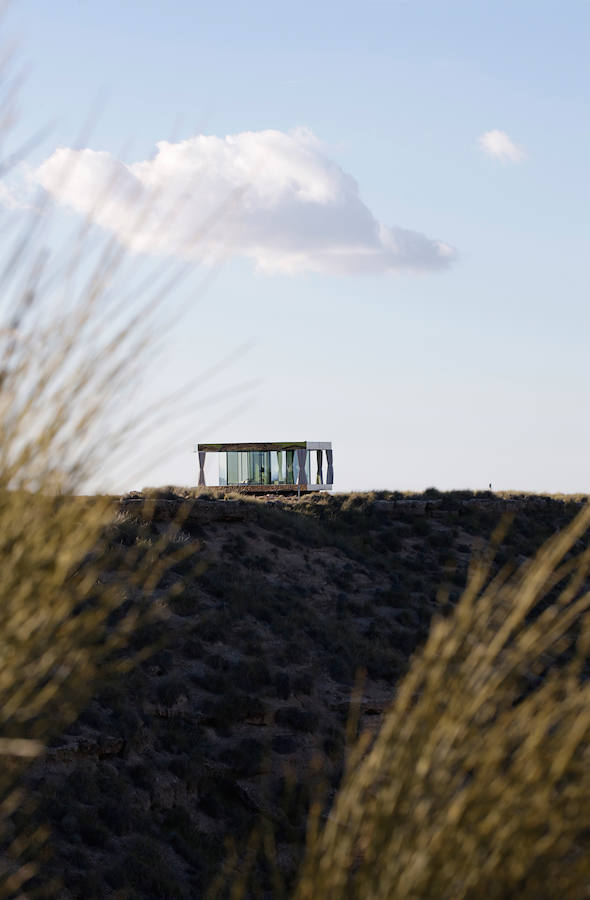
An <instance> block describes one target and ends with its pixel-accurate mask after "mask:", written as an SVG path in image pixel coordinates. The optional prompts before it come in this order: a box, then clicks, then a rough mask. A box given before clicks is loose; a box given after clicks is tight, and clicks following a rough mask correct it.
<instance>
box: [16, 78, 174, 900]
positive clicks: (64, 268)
mask: <svg viewBox="0 0 590 900" xmlns="http://www.w3.org/2000/svg"><path fill="white" fill-rule="evenodd" d="M0 74H1V73H0ZM39 215H40V216H41V214H40V213H39ZM33 225H34V223H33V224H32V225H31V229H32V230H31V231H30V232H29V233H28V235H27V236H25V237H24V238H23V239H22V240H19V241H17V242H16V245H15V248H14V250H13V251H11V252H10V253H8V254H7V259H6V260H4V268H2V265H1V263H2V261H1V260H0V280H1V282H2V287H3V292H2V297H1V298H0V435H1V441H0V573H1V575H0V635H1V638H2V640H1V650H0V756H1V757H2V766H1V768H0V897H9V896H15V895H17V894H18V893H19V891H20V890H21V889H22V886H23V885H24V884H25V883H26V882H27V881H28V880H29V879H30V878H31V877H32V876H33V875H34V874H35V873H36V872H37V871H39V869H40V865H41V863H42V859H43V855H42V851H41V847H42V845H43V843H44V841H45V837H46V834H45V831H44V830H43V829H42V828H38V827H36V826H34V825H33V824H29V823H33V822H34V821H35V817H34V816H33V815H23V808H22V807H23V804H24V802H25V801H24V797H23V795H22V794H21V792H20V789H19V784H20V778H21V775H22V773H23V771H24V769H25V767H26V766H27V765H28V764H29V762H30V761H31V760H32V759H34V758H35V757H37V756H38V755H40V754H42V752H43V750H44V747H45V745H46V742H47V741H48V739H50V738H51V737H52V736H53V735H55V734H58V733H59V732H60V731H61V730H62V729H63V728H64V727H65V725H67V723H68V722H69V721H71V719H72V718H73V717H74V716H75V715H76V714H77V712H78V711H79V710H80V709H81V707H82V705H83V704H84V703H85V702H86V701H87V700H88V697H89V696H90V692H91V691H92V690H93V688H94V687H95V685H96V680H97V678H98V677H99V676H100V675H101V674H102V672H103V670H104V667H105V661H107V660H110V661H111V662H113V660H114V652H115V651H116V650H117V649H118V648H120V647H121V646H122V645H123V644H124V643H125V641H126V638H127V635H128V634H129V632H130V631H131V629H132V628H133V626H134V622H135V619H134V618H133V617H132V616H131V615H130V614H127V615H120V614H119V615H117V614H116V612H115V611H116V610H119V609H120V607H121V605H122V604H123V603H125V602H126V601H129V600H130V599H132V598H133V597H134V596H135V597H136V596H138V595H141V594H142V593H143V594H147V593H148V592H149V591H150V590H151V589H152V588H153V587H154V586H155V585H156V584H157V582H158V580H159V579H160V577H161V575H162V571H163V568H164V567H165V566H167V565H170V564H171V563H172V562H173V561H174V559H173V557H172V556H171V555H170V554H168V555H167V556H165V557H162V553H161V550H162V547H161V546H159V545H158V542H155V543H154V544H153V545H152V546H150V547H149V548H145V547H143V546H140V545H137V546H133V547H130V548H128V551H127V552H125V553H123V552H122V548H120V549H118V551H117V553H115V554H113V552H112V547H111V546H110V544H109V540H108V534H109V527H110V523H112V520H113V515H114V513H115V507H114V504H113V500H112V499H111V498H109V497H107V496H94V497H92V498H89V497H84V496H82V495H81V494H82V492H83V491H86V490H88V487H89V485H96V483H97V481H99V480H100V478H101V477H102V476H104V474H105V471H113V470H116V469H117V467H118V466H120V465H121V463H122V461H123V460H125V458H126V454H127V453H128V451H129V448H130V447H132V446H133V442H135V443H137V439H138V433H139V431H140V429H141V428H142V427H144V426H145V422H151V421H152V419H153V412H154V411H153V410H152V411H149V410H147V411H146V410H145V409H142V410H141V411H139V410H138V408H137V407H135V406H133V405H131V404H130V401H131V399H132V397H133V391H134V389H135V388H136V386H137V378H138V375H139V374H141V373H144V372H145V366H146V361H147V355H146V350H148V349H149V348H150V346H151V344H150V335H151V333H152V330H153V326H154V319H153V313H154V312H155V309H156V307H157V305H158V301H159V296H160V292H161V289H162V282H161V281H160V282H156V287H155V288H154V289H153V290H152V292H151V294H150V296H149V298H147V299H145V300H141V301H140V300H139V299H138V298H137V297H135V298H134V300H133V301H132V302H131V301H130V300H129V296H128V293H126V292H125V290H124V288H125V287H126V288H127V289H128V288H129V282H128V281H125V282H124V283H121V284H120V285H119V287H120V291H121V292H120V294H118V293H117V289H116V284H117V281H116V276H117V274H118V273H120V272H121V267H122V266H123V264H124V258H123V256H122V254H121V251H120V250H118V249H117V248H116V247H115V246H114V245H113V244H111V243H109V242H107V243H103V245H102V247H100V248H98V249H97V246H96V242H95V241H93V242H92V243H91V246H90V249H88V248H87V246H86V244H85V240H84V237H85V236H84V228H83V229H82V230H81V234H80V236H79V237H80V245H79V247H78V250H77V251H74V252H71V253H70V252H69V250H68V253H67V254H66V257H67V258H66V259H65V261H64V259H61V260H60V259H59V257H58V258H57V259H56V261H55V262H54V263H53V264H51V263H50V262H48V260H47V257H46V254H45V253H44V252H43V253H42V252H39V244H38V241H37V236H36V234H35V230H34V228H33ZM35 227H40V226H35ZM86 250H88V253H86ZM68 254H69V255H68ZM146 412H147V414H146ZM144 417H145V418H144ZM135 459H137V455H135ZM144 462H145V460H144ZM110 531H112V528H110ZM167 540H168V539H167V538H163V543H166V542H167ZM177 551H178V552H177V555H178V554H180V555H182V553H184V552H186V550H185V548H184V547H182V546H179V547H178V548H177ZM113 664H114V662H113ZM119 664H120V663H119ZM44 887H45V889H46V890H48V888H47V886H46V885H45V886H44Z"/></svg>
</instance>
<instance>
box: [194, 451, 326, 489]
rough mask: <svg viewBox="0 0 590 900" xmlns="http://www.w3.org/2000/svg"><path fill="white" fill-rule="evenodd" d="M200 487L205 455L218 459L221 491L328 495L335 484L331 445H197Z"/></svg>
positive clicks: (203, 482)
mask: <svg viewBox="0 0 590 900" xmlns="http://www.w3.org/2000/svg"><path fill="white" fill-rule="evenodd" d="M196 450H197V452H198V455H199V479H198V483H199V485H200V486H205V485H206V481H205V463H206V460H207V455H208V454H210V453H216V454H217V455H218V457H219V481H218V485H213V486H215V487H217V486H219V487H222V488H227V487H236V488H238V489H240V490H244V491H247V492H250V493H255V492H261V491H263V492H267V491H268V492H272V491H278V492H280V491H283V492H288V491H295V490H296V491H298V492H300V491H331V490H332V487H333V483H334V465H333V455H332V444H331V443H330V442H328V441H320V442H318V441H296V442H294V443H293V442H291V443H261V444H197V447H196Z"/></svg>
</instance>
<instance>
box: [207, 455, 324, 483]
mask: <svg viewBox="0 0 590 900" xmlns="http://www.w3.org/2000/svg"><path fill="white" fill-rule="evenodd" d="M306 476H307V484H315V483H316V479H317V461H316V451H315V450H308V451H307V453H306ZM298 481H299V457H298V454H297V450H272V451H267V450H264V451H260V450H228V451H227V453H220V454H219V484H223V485H228V484H236V485H239V484H248V485H256V484H292V485H296V484H297V483H298Z"/></svg>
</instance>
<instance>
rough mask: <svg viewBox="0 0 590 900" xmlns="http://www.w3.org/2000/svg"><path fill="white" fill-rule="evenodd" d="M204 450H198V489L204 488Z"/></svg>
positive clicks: (205, 453) (205, 452)
mask: <svg viewBox="0 0 590 900" xmlns="http://www.w3.org/2000/svg"><path fill="white" fill-rule="evenodd" d="M206 456H207V451H206V450H199V487H205V458H206Z"/></svg>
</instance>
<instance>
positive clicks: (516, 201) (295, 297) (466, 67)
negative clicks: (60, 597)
mask: <svg viewBox="0 0 590 900" xmlns="http://www.w3.org/2000/svg"><path fill="white" fill-rule="evenodd" d="M589 25H590V3H588V2H584V0H570V2H565V3H559V4H558V3H557V2H551V3H550V2H538V0H537V2H524V0H520V2H518V0H510V2H505V0H495V2H477V0H464V2H456V0H455V2H453V0H451V2H444V3H443V2H442V0H440V2H438V0H437V2H435V0H406V2H395V0H389V2H370V0H365V2H363V3H360V2H355V3H350V2H332V0H329V2H323V3H317V2H316V3H310V2H298V3H297V4H289V5H287V4H281V3H279V4H277V3H276V2H273V3H271V2H260V0H251V2H249V3H239V2H236V0H234V2H217V3H215V4H212V3H208V4H204V3H203V4H202V3H199V2H194V0H192V2H188V0H168V2H166V3H164V2H156V0H152V2H146V0H142V2H139V0H134V2H129V0H119V2H114V0H102V2H101V3H94V2H92V3H91V2H89V0H55V2H53V3H47V2H45V0H21V2H17V3H16V4H15V7H14V9H13V10H12V12H11V14H10V16H9V20H8V26H9V28H8V30H9V32H10V33H11V34H12V35H17V36H18V37H19V39H20V44H21V47H22V53H21V55H22V56H23V57H24V58H25V59H27V60H30V63H31V71H30V74H29V77H28V79H27V82H26V84H25V87H24V89H23V91H22V95H21V104H20V106H21V118H20V121H19V124H18V126H17V133H16V135H15V138H17V137H18V136H24V135H26V134H27V133H28V132H30V131H31V130H34V129H36V128H37V127H39V126H40V125H42V124H44V123H45V122H46V121H48V120H50V121H52V122H53V123H54V124H53V129H52V132H51V135H50V137H49V138H48V139H47V140H46V141H45V143H44V145H43V146H42V147H40V148H38V150H36V151H35V154H34V157H33V160H32V162H33V163H35V164H39V163H41V162H42V161H43V160H44V159H46V158H47V157H49V156H50V154H51V153H52V151H53V150H54V149H55V148H56V147H58V146H65V147H71V146H73V142H74V140H75V137H76V135H77V133H78V132H79V130H80V127H81V124H82V123H83V122H84V120H85V119H86V118H87V117H88V114H89V111H90V110H91V109H92V105H93V102H94V101H95V100H96V98H97V97H100V96H101V95H103V94H104V96H105V102H104V107H103V111H102V113H101V115H100V117H99V119H98V121H97V122H96V124H95V125H94V127H93V132H92V136H91V138H90V140H89V146H90V147H91V148H92V149H93V150H105V151H108V152H110V153H111V154H113V156H114V157H116V158H118V159H121V160H122V161H123V162H126V163H132V162H137V161H140V160H148V159H150V158H152V157H153V156H154V154H155V145H156V143H157V142H158V141H162V140H169V141H172V142H176V141H178V140H180V139H185V138H191V137H194V136H195V135H197V134H199V133H204V134H207V135H216V136H218V137H219V138H224V137H225V135H228V134H230V135H235V134H239V133H240V132H246V131H247V132H263V131H265V130H268V129H276V130H278V131H280V132H285V133H289V132H290V131H291V130H292V129H296V128H301V127H306V128H308V129H310V130H311V132H313V134H314V135H315V136H316V137H317V138H318V139H319V140H320V141H322V142H323V148H322V151H321V152H322V158H324V157H325V158H327V159H329V160H332V161H333V162H334V163H336V164H337V165H338V166H340V167H341V168H342V170H344V172H345V173H347V174H348V175H349V176H352V178H353V179H355V181H356V182H357V184H358V187H359V191H360V196H361V198H362V200H363V201H364V204H365V205H366V207H368V209H369V210H370V212H371V214H372V216H373V217H374V218H375V219H376V220H377V221H378V222H381V223H384V224H385V225H387V226H400V227H401V228H404V229H411V230H413V231H416V232H419V233H421V234H423V235H426V236H427V237H428V238H432V239H436V240H440V241H443V242H445V243H447V244H450V245H452V246H453V247H454V248H455V249H456V252H457V256H456V259H455V260H454V261H453V263H452V265H451V266H450V267H449V268H448V269H446V270H440V271H431V272H425V273H423V274H408V273H384V272H377V271H375V272H373V274H362V275H361V274H344V273H343V272H342V271H323V272H322V273H317V272H313V271H303V272H300V273H296V274H286V273H284V272H281V273H278V274H272V275H267V274H262V273H260V272H257V271H256V270H255V266H254V264H253V263H252V262H251V261H249V260H245V259H243V258H231V259H230V260H229V261H228V262H227V263H226V264H225V266H224V268H223V270H222V271H221V273H220V275H219V277H218V278H217V279H216V280H215V282H214V283H213V284H212V286H211V287H210V289H209V291H208V294H207V296H206V298H205V300H204V301H202V302H201V303H200V304H199V305H198V306H196V307H195V309H193V310H191V311H190V312H189V314H188V316H187V318H186V319H185V322H184V324H183V327H182V328H181V329H178V330H177V331H176V332H175V333H173V334H172V335H171V337H170V345H169V348H170V349H169V367H168V371H167V374H166V375H165V376H162V377H163V383H162V384H161V385H160V386H159V387H160V389H161V388H165V387H166V386H167V385H168V384H171V385H172V384H178V383H180V382H182V381H183V380H187V379H189V378H190V377H191V375H192V373H194V372H197V371H199V370H200V369H202V368H204V367H206V366H208V365H210V364H213V363H214V362H215V360H216V359H219V358H220V357H221V356H222V355H225V354H226V353H227V352H228V350H231V348H232V346H234V345H235V346H237V345H238V344H240V343H241V342H242V341H243V340H245V339H248V338H252V339H253V341H254V343H253V346H252V348H251V349H250V350H249V352H248V353H247V354H246V355H245V356H244V357H242V358H241V359H240V360H239V361H236V362H235V363H234V364H233V368H232V367H230V370H228V371H226V372H224V373H223V374H222V375H221V376H220V377H219V385H220V386H223V385H229V384H231V383H234V382H236V381H240V380H241V379H251V378H259V379H260V383H259V386H258V387H257V389H256V391H255V392H254V395H253V398H252V401H251V402H250V403H249V404H248V406H247V407H246V408H245V409H244V410H243V411H242V412H241V413H237V412H232V413H231V415H228V417H229V421H227V422H223V423H222V424H220V425H218V426H217V427H214V423H215V422H216V421H217V420H218V419H221V418H223V416H224V415H225V414H226V413H228V414H229V411H230V409H231V408H232V404H231V403H230V402H228V401H225V403H224V404H221V406H220V407H219V408H216V409H204V410H203V411H202V412H200V413H198V414H197V415H196V416H195V421H194V428H193V430H192V431H191V433H187V434H186V437H185V439H183V440H180V441H179V440H178V438H177V437H176V436H175V439H174V441H171V446H170V453H169V457H168V459H166V460H165V461H163V462H162V463H160V464H159V465H158V466H157V467H156V468H154V469H153V471H151V472H150V473H148V474H147V475H146V477H145V478H143V479H142V480H143V482H144V483H145V482H146V481H149V482H152V483H153V482H160V483H162V482H174V483H187V482H190V481H191V480H194V459H193V457H192V453H191V448H192V443H193V442H194V441H198V440H206V441H214V440H224V439H226V440H230V439H231V440H255V439H268V440H282V439H285V440H286V439H288V438H289V439H291V438H292V439H294V440H295V439H308V440H332V442H333V444H334V457H335V472H336V482H337V484H336V487H337V488H338V489H341V490H349V489H366V488H392V489H393V488H398V489H415V488H423V487H426V486H428V485H436V486H437V487H439V488H451V487H471V488H481V487H487V484H488V482H490V481H491V482H492V483H493V485H494V487H496V488H498V489H501V488H521V489H527V490H539V491H544V490H547V491H561V490H562V491H590V473H589V471H588V464H587V459H588V447H589V446H590V422H589V419H588V415H587V411H586V406H587V402H586V398H587V395H588V389H589V386H590V385H589V380H590V379H589V375H588V352H587V345H588V335H589V324H590V321H589V320H590V315H589V312H588V299H587V296H588V282H589V276H588V256H589V254H588V209H589V205H590V180H589V178H588V160H589V158H590V116H589V102H588V98H589V89H590V83H589V82H590V66H589V64H588V46H589V39H590V34H589V31H590V29H589ZM493 129H499V130H500V131H503V132H505V133H506V134H507V135H508V136H509V137H510V139H511V140H512V141H513V142H514V143H515V144H516V145H518V146H519V147H522V148H523V149H524V152H525V154H526V155H525V158H524V159H522V160H521V161H518V162H510V161H502V160H501V159H499V158H495V157H493V156H491V155H489V154H486V153H485V152H484V151H483V150H482V148H481V146H480V145H479V144H478V138H479V137H480V136H482V135H483V134H484V133H486V132H489V131H491V130H493ZM222 199H223V198H220V201H221V200H222ZM68 215H69V216H70V219H71V217H72V214H71V213H70V214H68ZM261 252H263V250H261ZM165 437H166V435H165V433H164V434H163V435H162V434H160V435H159V436H158V443H160V442H161V440H162V438H164V440H165ZM365 449H366V450H367V451H368V454H369V456H368V459H367V460H363V458H362V455H361V454H362V451H363V450H365ZM134 486H136V485H134Z"/></svg>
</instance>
